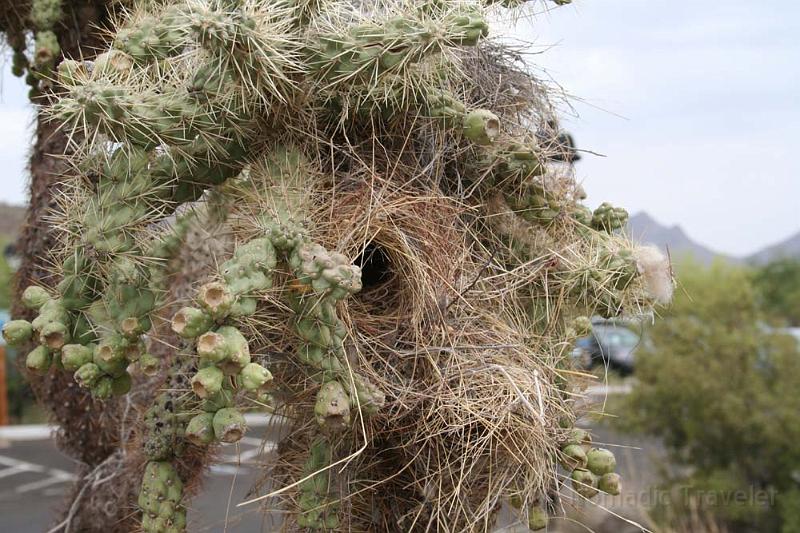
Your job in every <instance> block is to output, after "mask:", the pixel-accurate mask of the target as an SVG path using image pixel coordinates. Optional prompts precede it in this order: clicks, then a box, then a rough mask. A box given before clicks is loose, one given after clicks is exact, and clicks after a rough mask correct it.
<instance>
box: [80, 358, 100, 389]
mask: <svg viewBox="0 0 800 533" xmlns="http://www.w3.org/2000/svg"><path fill="white" fill-rule="evenodd" d="M102 375H103V371H102V370H100V367H99V366H97V365H96V364H94V363H86V364H84V365H82V366H81V367H80V368H79V369H78V370H77V371H75V381H76V382H77V383H78V385H80V386H81V387H85V388H87V389H88V388H91V387H92V386H94V384H95V383H96V382H97V380H98V379H100V377H101V376H102Z"/></svg>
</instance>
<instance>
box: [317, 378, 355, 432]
mask: <svg viewBox="0 0 800 533" xmlns="http://www.w3.org/2000/svg"><path fill="white" fill-rule="evenodd" d="M314 415H315V417H316V420H317V424H319V425H320V426H321V427H324V428H328V429H332V430H334V431H336V430H340V429H344V428H346V427H347V426H348V425H349V424H350V398H349V397H348V396H347V393H346V392H345V390H344V387H342V385H341V383H339V382H338V381H328V382H327V383H325V384H323V385H322V387H320V389H319V392H317V402H316V404H315V405H314Z"/></svg>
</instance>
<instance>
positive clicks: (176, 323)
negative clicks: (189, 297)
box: [171, 307, 214, 339]
mask: <svg viewBox="0 0 800 533" xmlns="http://www.w3.org/2000/svg"><path fill="white" fill-rule="evenodd" d="M213 325H214V320H213V319H212V318H211V315H209V314H208V313H206V312H205V311H202V310H200V309H197V308H196V307H184V308H182V309H181V310H179V311H178V312H177V313H175V316H173V317H172V324H171V326H172V331H174V332H175V333H177V334H178V336H180V337H182V338H184V339H194V338H197V337H199V336H200V335H202V334H203V333H205V332H207V331H208V330H209V329H211V326H213Z"/></svg>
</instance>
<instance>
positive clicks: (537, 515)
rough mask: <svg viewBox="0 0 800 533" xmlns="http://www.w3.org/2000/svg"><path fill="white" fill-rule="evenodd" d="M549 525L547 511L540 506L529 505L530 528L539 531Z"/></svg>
mask: <svg viewBox="0 0 800 533" xmlns="http://www.w3.org/2000/svg"><path fill="white" fill-rule="evenodd" d="M546 527H547V512H546V511H545V510H544V509H542V508H541V507H539V506H531V507H528V529H530V530H531V531H539V530H540V529H544V528H546Z"/></svg>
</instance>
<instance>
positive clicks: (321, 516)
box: [297, 437, 339, 529]
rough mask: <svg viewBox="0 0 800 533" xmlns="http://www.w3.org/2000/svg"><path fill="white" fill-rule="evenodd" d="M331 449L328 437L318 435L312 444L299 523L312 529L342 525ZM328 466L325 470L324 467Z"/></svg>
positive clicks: (306, 464)
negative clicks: (332, 477)
mask: <svg viewBox="0 0 800 533" xmlns="http://www.w3.org/2000/svg"><path fill="white" fill-rule="evenodd" d="M331 462H332V453H331V449H330V445H329V444H328V442H327V440H326V439H324V438H322V437H318V438H317V439H316V440H315V441H314V442H313V443H312V445H311V449H310V450H309V457H308V460H307V461H306V463H305V465H304V467H303V475H304V477H305V476H309V475H311V474H314V473H315V472H316V474H315V475H313V476H312V477H310V478H309V479H307V480H305V481H303V482H302V483H301V484H300V497H299V499H298V507H299V509H300V514H299V515H298V516H297V525H298V526H300V527H305V528H309V529H336V528H338V527H339V516H338V515H339V502H338V500H336V499H335V498H334V497H333V494H332V493H331V488H330V470H329V469H327V468H326V467H328V466H329V465H330V464H331ZM323 469H325V470H323Z"/></svg>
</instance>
